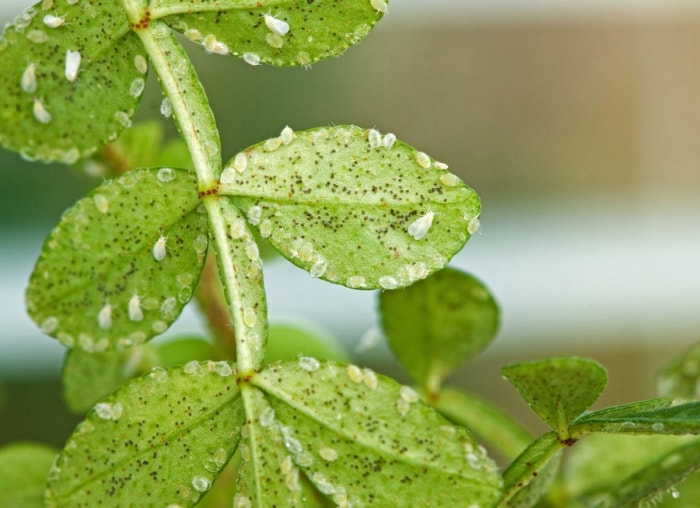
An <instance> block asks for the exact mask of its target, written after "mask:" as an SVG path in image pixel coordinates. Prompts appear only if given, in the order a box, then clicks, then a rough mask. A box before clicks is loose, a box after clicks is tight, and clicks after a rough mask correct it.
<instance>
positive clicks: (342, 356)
mask: <svg viewBox="0 0 700 508" xmlns="http://www.w3.org/2000/svg"><path fill="white" fill-rule="evenodd" d="M299 356H313V357H314V358H321V359H323V360H335V361H339V362H345V361H348V359H349V358H348V354H347V353H346V352H345V350H344V349H343V347H342V345H341V344H340V343H339V342H338V341H337V340H336V338H335V337H333V336H332V335H330V334H329V333H328V332H326V331H325V330H321V329H320V328H318V327H316V326H313V325H311V324H307V323H305V324H304V325H297V324H293V323H275V324H273V325H270V329H269V338H268V343H267V349H266V350H265V362H266V363H272V362H275V361H278V360H296V359H298V358H299Z"/></svg>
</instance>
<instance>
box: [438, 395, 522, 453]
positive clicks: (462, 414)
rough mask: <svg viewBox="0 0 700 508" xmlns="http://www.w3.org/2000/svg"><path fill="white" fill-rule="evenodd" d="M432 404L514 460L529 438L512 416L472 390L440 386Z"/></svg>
mask: <svg viewBox="0 0 700 508" xmlns="http://www.w3.org/2000/svg"><path fill="white" fill-rule="evenodd" d="M434 407H435V409H437V410H438V411H440V413H442V414H443V415H444V416H445V417H447V418H448V419H449V420H451V421H453V422H454V423H456V424H458V425H461V426H462V427H466V428H468V429H469V430H471V431H472V432H473V433H474V434H476V436H477V437H478V438H479V439H480V440H483V441H485V442H486V444H487V445H488V446H489V447H490V448H493V449H495V450H497V451H498V452H499V453H500V454H502V455H503V456H504V457H505V458H506V459H508V460H513V459H515V458H516V457H517V456H518V455H520V453H522V452H523V450H525V448H527V447H528V446H529V445H530V443H531V442H532V440H533V438H532V436H531V435H530V433H529V432H528V431H527V430H526V429H525V428H524V427H522V426H521V425H519V424H518V423H517V422H515V421H514V420H513V418H511V417H510V416H508V415H507V414H505V413H504V412H503V411H502V410H500V409H499V408H497V407H496V406H494V405H493V404H491V403H490V402H488V401H486V400H483V399H481V398H480V397H477V396H476V395H474V394H472V393H467V392H462V391H458V390H455V389H450V388H447V389H444V390H442V391H441V392H440V396H439V398H438V399H437V400H436V401H435V402H434Z"/></svg>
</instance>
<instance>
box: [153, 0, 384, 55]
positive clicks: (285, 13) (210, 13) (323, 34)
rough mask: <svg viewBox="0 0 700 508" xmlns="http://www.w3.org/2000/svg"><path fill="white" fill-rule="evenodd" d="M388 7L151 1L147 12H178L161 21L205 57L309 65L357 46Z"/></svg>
mask: <svg viewBox="0 0 700 508" xmlns="http://www.w3.org/2000/svg"><path fill="white" fill-rule="evenodd" d="M182 4H185V5H182ZM386 8H387V4H386V2H385V1H383V0H311V1H309V0H267V1H251V0H244V1H240V0H228V1H226V0H204V1H195V2H187V3H185V2H173V1H171V0H154V1H153V2H151V6H150V11H151V13H152V15H153V16H154V17H160V16H163V15H166V14H170V13H176V14H170V15H168V16H166V17H164V18H163V20H164V21H165V22H166V23H168V24H169V25H171V26H172V27H173V28H175V29H176V30H178V31H179V32H181V33H183V34H184V35H185V37H188V38H189V39H191V40H193V41H194V42H196V43H199V44H201V45H202V46H203V47H204V48H205V50H206V51H207V52H209V53H214V54H222V55H228V54H232V55H234V56H237V57H241V58H243V59H244V60H245V61H246V62H247V63H249V64H252V65H258V64H260V63H265V64H271V65H276V66H292V65H303V66H307V65H311V64H313V63H314V62H317V61H319V60H324V59H327V58H331V57H334V56H338V55H339V54H341V53H343V52H344V51H345V50H347V49H348V48H349V47H350V46H352V45H354V44H357V43H359V42H360V41H361V40H362V39H364V38H365V37H366V36H367V35H368V34H369V32H370V31H371V30H372V28H373V27H374V25H375V24H376V23H377V21H379V20H380V19H381V17H382V16H383V14H384V12H385V11H386Z"/></svg>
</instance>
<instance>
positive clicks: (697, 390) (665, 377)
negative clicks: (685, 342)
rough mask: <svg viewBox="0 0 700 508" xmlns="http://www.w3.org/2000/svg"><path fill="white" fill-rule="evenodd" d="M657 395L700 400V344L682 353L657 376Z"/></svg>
mask: <svg viewBox="0 0 700 508" xmlns="http://www.w3.org/2000/svg"><path fill="white" fill-rule="evenodd" d="M659 395H661V396H662V397H674V398H679V399H688V400H691V399H700V344H695V345H694V346H693V347H691V348H690V349H688V350H687V351H684V352H683V353H682V354H681V355H679V356H678V357H676V358H674V359H673V361H672V362H671V363H670V364H669V365H668V366H667V367H666V368H665V369H664V370H663V371H662V372H661V374H660V375H659Z"/></svg>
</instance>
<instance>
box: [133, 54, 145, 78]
mask: <svg viewBox="0 0 700 508" xmlns="http://www.w3.org/2000/svg"><path fill="white" fill-rule="evenodd" d="M134 67H136V70H137V71H139V72H140V73H141V74H146V73H147V72H148V61H147V60H146V57H144V56H143V55H136V56H135V57H134Z"/></svg>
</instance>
